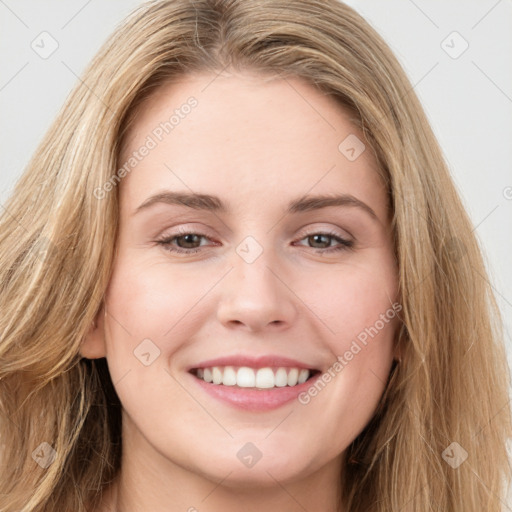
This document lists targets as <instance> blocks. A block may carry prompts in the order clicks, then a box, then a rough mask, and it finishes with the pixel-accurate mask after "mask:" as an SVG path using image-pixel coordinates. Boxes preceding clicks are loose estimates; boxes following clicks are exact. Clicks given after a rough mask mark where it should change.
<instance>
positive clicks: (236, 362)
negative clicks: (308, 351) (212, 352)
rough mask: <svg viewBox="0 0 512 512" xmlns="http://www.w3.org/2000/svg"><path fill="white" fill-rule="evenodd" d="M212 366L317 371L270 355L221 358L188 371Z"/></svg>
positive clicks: (304, 364)
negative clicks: (280, 367)
mask: <svg viewBox="0 0 512 512" xmlns="http://www.w3.org/2000/svg"><path fill="white" fill-rule="evenodd" d="M212 366H248V367H250V368H267V367H279V366H282V367H285V368H290V367H291V368H299V369H301V368H304V369H306V370H314V369H315V368H313V367H312V366H310V365H308V364H306V363H302V362H301V361H297V360H295V359H290V358H288V357H281V356H277V355H268V356H260V357H252V356H241V355H239V356H225V357H219V358H217V359H209V360H208V361H203V362H201V363H198V364H197V365H194V366H190V367H189V368H188V369H187V370H188V371H190V370H192V369H197V368H211V367H212Z"/></svg>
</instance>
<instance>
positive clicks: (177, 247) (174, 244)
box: [156, 231, 354, 254]
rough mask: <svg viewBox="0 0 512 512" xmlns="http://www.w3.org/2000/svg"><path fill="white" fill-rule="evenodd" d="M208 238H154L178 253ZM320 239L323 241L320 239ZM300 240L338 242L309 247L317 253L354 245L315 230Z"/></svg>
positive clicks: (187, 234)
mask: <svg viewBox="0 0 512 512" xmlns="http://www.w3.org/2000/svg"><path fill="white" fill-rule="evenodd" d="M203 238H204V239H208V237H207V236H206V235H203V234H201V233H195V232H192V231H190V232H181V231H180V232H179V234H174V235H170V236H166V237H164V238H161V239H159V240H156V243H157V244H158V245H161V246H162V247H164V249H165V250H166V251H169V252H174V253H180V254H195V253H197V252H199V251H201V249H200V247H201V243H200V242H201V239H203ZM322 239H323V240H324V241H322ZM325 239H327V242H325ZM302 240H308V242H309V243H317V244H318V243H319V244H325V243H327V245H330V243H331V242H332V241H333V240H334V241H336V242H338V245H337V246H334V247H327V248H323V247H320V248H317V247H311V248H312V249H314V250H315V252H319V253H326V252H337V251H343V250H347V249H351V248H352V247H353V246H354V242H353V241H352V240H346V239H344V238H342V237H340V236H338V235H337V233H324V232H317V233H311V234H308V235H306V236H305V237H303V238H301V239H300V240H299V241H302ZM197 243H199V246H197V247H181V245H188V246H190V245H195V244H197Z"/></svg>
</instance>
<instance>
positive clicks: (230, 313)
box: [217, 251, 298, 332]
mask: <svg viewBox="0 0 512 512" xmlns="http://www.w3.org/2000/svg"><path fill="white" fill-rule="evenodd" d="M267 254H268V253H267ZM234 256H235V257H234V258H233V266H234V268H233V270H231V272H229V274H228V275H227V276H226V278H225V279H224V281H223V289H222V294H221V299H220V302H219V306H218V310H217V318H218V320H219V321H220V322H221V323H222V324H223V325H224V326H225V327H227V328H230V329H233V328H238V329H243V330H246V331H255V332H256V331H265V330H272V332H277V331H281V330H284V329H287V328H289V327H290V326H291V325H293V323H294V321H295V318H296V315H297V307H296V301H297V300H298V299H297V296H296V295H295V294H294V292H293V291H292V289H291V287H290V284H289V283H288V281H289V279H287V278H286V275H285V274H284V273H283V272H282V271H280V270H279V267H278V266H277V265H276V264H275V261H274V260H272V261H271V259H270V257H267V256H266V251H264V252H263V254H261V255H260V257H259V258H258V259H257V260H256V261H254V262H252V263H248V262H246V261H245V260H244V259H243V258H241V257H239V256H238V255H237V254H235V255H234Z"/></svg>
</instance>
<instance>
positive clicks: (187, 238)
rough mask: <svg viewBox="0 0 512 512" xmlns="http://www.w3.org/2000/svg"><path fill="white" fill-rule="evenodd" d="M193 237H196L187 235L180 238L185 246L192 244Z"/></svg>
mask: <svg viewBox="0 0 512 512" xmlns="http://www.w3.org/2000/svg"><path fill="white" fill-rule="evenodd" d="M194 237H197V235H193V234H188V235H183V236H182V237H181V238H184V239H185V244H194V240H193V238H194ZM191 239H192V240H191Z"/></svg>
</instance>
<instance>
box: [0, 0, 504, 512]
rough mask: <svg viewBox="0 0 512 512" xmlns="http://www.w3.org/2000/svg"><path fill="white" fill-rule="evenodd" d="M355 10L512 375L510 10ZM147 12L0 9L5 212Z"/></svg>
mask: <svg viewBox="0 0 512 512" xmlns="http://www.w3.org/2000/svg"><path fill="white" fill-rule="evenodd" d="M347 3H349V4H350V5H352V6H353V7H355V8H356V9H357V10H358V11H359V12H360V13H361V14H362V15H363V16H364V17H365V18H366V19H367V20H368V21H369V22H370V23H371V24H372V25H373V26H374V27H375V28H376V29H377V30H378V31H379V32H380V33H381V34H382V35H383V37H384V38H385V39H386V40H387V42H388V43H389V45H390V46H391V48H392V50H393V51H394V52H395V54H396V55H397V57H398V59H399V60H400V62H401V63H402V65H403V66H404V68H405V70H406V72H407V74H408V76H409V77H410V80H411V82H412V84H413V85H414V90H415V91H416V93H417V94H418V95H419V97H420V100H421V101H422V103H423V105H424V108H425V110H426V113H427V115H428V117H429V119H430V122H431V124H432V126H433V129H434V132H435V133H436V135H437V137H438V139H439V142H440V144H441V146H442V148H443V151H444V154H445V157H446V160H447V161H448V163H449V167H450V170H451V172H452V175H453V178H454V180H455V183H456V185H457V187H458V189H459V191H460V194H461V196H462V198H463V201H464V203H465V205H466V207H467V209H468V211H469V214H470V216H471V219H472V221H473V224H474V226H475V232H476V234H477V236H478V238H479V240H480V242H481V245H482V247H483V249H484V253H485V256H486V259H487V264H488V270H489V272H490V275H491V282H492V284H493V286H494V289H495V292H496V296H497V299H498V303H499V305H500V308H501V311H502V312H503V316H504V320H505V329H506V342H507V349H508V360H509V364H511V366H512V336H511V333H512V270H511V267H512V265H511V256H510V255H511V253H512V170H511V169H512V165H511V164H512V58H510V57H511V55H512V2H511V0H498V1H497V0H472V1H468V0H450V1H447V2H433V1H430V2H429V1H426V0H414V1H413V0H387V1H385V2H384V1H382V0H366V1H362V0H348V2H347ZM139 4H140V1H138V0H123V1H120V0H110V1H108V2H107V1H100V0H89V1H87V0H72V1H67V2H62V1H57V0H45V1H40V0H22V1H15V0H0V44H1V46H0V112H1V115H0V141H1V146H0V169H1V172H0V204H3V203H4V202H5V200H6V198H7V197H8V195H9V193H10V190H11V188H12V186H13V184H14V182H15V180H16V179H17V177H18V176H19V175H20V174H21V172H22V170H23V168H24V166H25V165H26V163H27V162H28V159H29V157H30V155H31V153H32V152H33V150H34V149H35V147H36V145H37V143H38V141H39V140H40V139H41V137H42V135H43V134H44V132H45V131H46V130H47V128H48V126H49V124H50V122H51V120H52V119H53V117H54V116H55V114H56V112H57V110H58V109H59V108H60V106H61V104H62V103H63V101H64V99H65V98H66V96H67V94H68V93H69V92H70V90H71V88H72V86H73V85H74V84H75V82H76V81H77V79H78V76H79V75H80V73H81V72H82V71H83V69H84V67H85V65H86V63H87V62H88V61H89V60H90V59H91V58H92V56H93V55H94V53H95V52H96V51H97V50H98V48H99V47H100V45H101V43H102V42H103V41H104V40H105V38H106V37H107V35H108V34H109V33H110V32H111V31H112V30H113V28H114V27H115V26H116V25H117V24H118V23H119V21H120V20H121V19H122V18H123V17H124V16H125V15H126V14H128V13H129V12H130V11H131V9H132V8H133V7H135V6H137V5H139ZM43 31H47V32H48V33H49V34H51V36H52V37H53V38H54V39H55V40H56V41H57V42H58V45H59V46H58V48H57V50H56V51H55V52H54V53H53V54H52V55H51V56H50V57H48V58H47V59H43V58H41V57H40V56H39V55H38V54H37V53H36V52H35V51H34V50H33V49H32V48H31V43H32V42H33V41H35V42H36V44H37V42H38V41H39V40H40V37H41V36H40V34H41V32H43ZM454 31H456V32H458V33H459V34H460V36H461V37H462V38H463V39H464V40H465V41H466V42H467V44H469V47H468V49H467V50H466V51H465V52H464V53H462V54H461V55H460V56H459V57H458V58H452V57H451V56H450V55H448V53H447V52H446V51H445V50H449V51H451V52H452V54H456V53H458V52H459V51H460V50H461V49H462V48H463V46H462V45H463V44H464V42H463V40H462V39H461V38H460V37H459V36H453V35H452V36H450V34H452V33H453V32H454ZM448 36H450V37H448ZM44 37H47V36H44ZM447 37H448V39H447ZM443 41H445V42H444V43H443ZM46 44H47V45H48V44H49V41H48V40H47V43H46ZM450 47H451V49H450ZM46 48H48V46H46ZM508 510H512V507H511V508H510V509H508Z"/></svg>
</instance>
